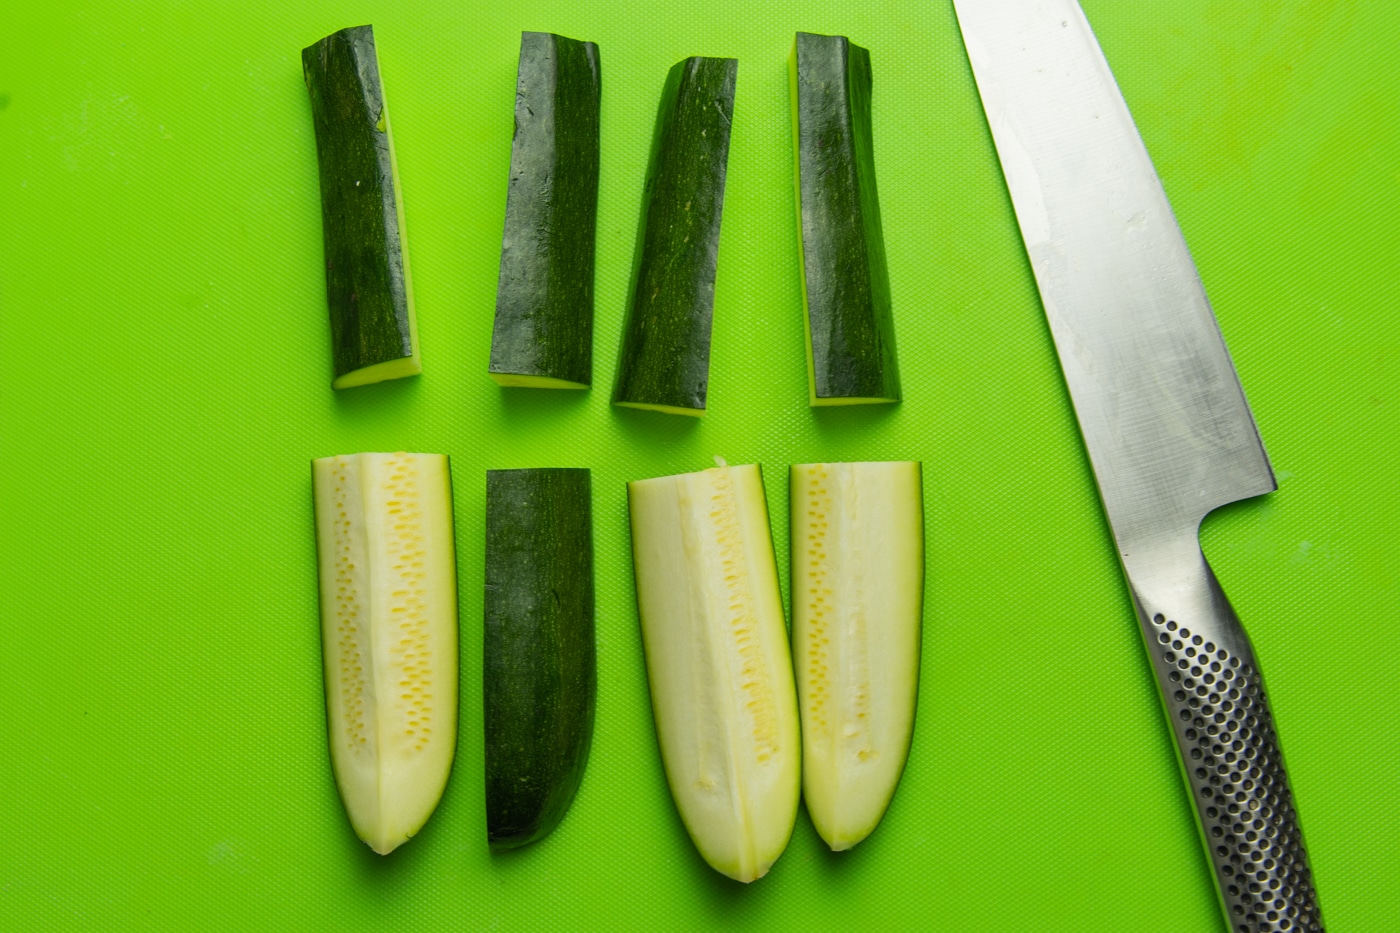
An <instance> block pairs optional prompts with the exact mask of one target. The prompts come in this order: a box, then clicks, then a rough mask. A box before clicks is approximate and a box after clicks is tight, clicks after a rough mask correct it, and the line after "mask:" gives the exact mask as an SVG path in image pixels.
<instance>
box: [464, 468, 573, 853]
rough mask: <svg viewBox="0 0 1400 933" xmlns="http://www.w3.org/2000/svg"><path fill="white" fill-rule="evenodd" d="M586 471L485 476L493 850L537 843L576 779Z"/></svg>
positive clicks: (560, 813)
mask: <svg viewBox="0 0 1400 933" xmlns="http://www.w3.org/2000/svg"><path fill="white" fill-rule="evenodd" d="M590 490H591V484H590V479H589V472H588V470H580V469H529V470H489V471H487V473H486V612H485V637H484V645H483V652H482V654H483V659H484V662H485V664H484V668H485V669H484V676H483V679H482V694H483V699H484V704H485V730H486V833H487V841H488V842H489V844H490V846H491V848H492V849H512V848H516V847H518V846H523V845H526V844H527V843H531V842H534V841H535V840H537V839H540V838H542V837H543V836H545V835H547V834H548V833H549V832H550V831H551V830H552V829H554V827H555V826H556V825H557V824H558V823H559V821H560V820H561V819H563V818H564V814H565V813H566V812H567V811H568V809H569V805H570V804H571V803H572V802H573V799H574V795H575V793H576V792H577V791H578V787H579V783H580V782H581V781H582V780H583V770H584V767H585V765H586V764H587V762H588V749H589V744H590V743H591V741H592V737H593V711H594V705H595V702H596V697H597V692H598V674H597V666H596V665H597V662H596V648H595V645H594V617H593V522H592V515H591V507H590V504H589V497H590Z"/></svg>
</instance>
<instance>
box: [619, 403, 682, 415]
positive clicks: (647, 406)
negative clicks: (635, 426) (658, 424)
mask: <svg viewBox="0 0 1400 933" xmlns="http://www.w3.org/2000/svg"><path fill="white" fill-rule="evenodd" d="M613 404H614V405H616V406H617V407H618V408H636V409H638V410H640V411H659V412H661V413H663V414H667V415H689V416H690V417H692V418H703V417H705V409H703V408H684V407H682V406H680V405H662V404H660V403H657V402H613Z"/></svg>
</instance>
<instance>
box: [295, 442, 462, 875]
mask: <svg viewBox="0 0 1400 933" xmlns="http://www.w3.org/2000/svg"><path fill="white" fill-rule="evenodd" d="M312 480H313V487H314V491H315V499H316V547H317V554H318V562H319V569H320V591H321V640H322V655H323V659H324V662H325V682H326V722H327V727H328V733H329V740H330V754H331V768H332V770H333V771H334V773H335V782H336V786H337V788H338V789H339V791H340V797H341V800H342V801H343V802H344V804H345V811H346V813H347V815H348V816H349V817H350V823H351V825H352V826H353V827H354V829H355V832H356V834H357V835H358V836H359V837H360V838H361V839H362V840H363V841H364V842H365V843H366V844H368V845H369V846H370V848H372V849H374V851H376V852H378V853H380V854H387V853H389V852H391V851H393V850H394V849H395V848H397V847H398V846H399V845H401V844H402V843H404V842H405V841H407V840H408V839H409V837H411V836H413V835H414V834H415V833H417V832H418V830H419V829H420V828H421V827H422V826H423V824H424V823H425V822H427V820H428V817H429V816H430V815H432V812H433V809H434V808H435V807H436V806H437V803H438V800H439V799H440V798H441V797H442V791H443V788H444V787H445V786H446V784H447V777H448V774H449V773H450V772H451V770H452V759H453V755H454V754H455V752H456V748H457V562H456V554H455V548H454V544H453V525H452V481H451V476H450V474H449V470H448V461H447V458H446V457H445V456H441V455H438V454H408V453H395V454H381V453H363V454H351V455H348V456H342V457H326V458H324V459H321V460H314V461H312Z"/></svg>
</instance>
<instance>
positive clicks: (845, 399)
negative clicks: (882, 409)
mask: <svg viewBox="0 0 1400 933" xmlns="http://www.w3.org/2000/svg"><path fill="white" fill-rule="evenodd" d="M808 401H809V402H810V403H811V405H812V406H813V407H814V408H828V407H830V408H834V407H836V406H839V405H887V404H889V403H891V402H897V401H899V399H897V398H860V397H859V396H854V395H833V396H826V397H823V396H820V395H809V396H808Z"/></svg>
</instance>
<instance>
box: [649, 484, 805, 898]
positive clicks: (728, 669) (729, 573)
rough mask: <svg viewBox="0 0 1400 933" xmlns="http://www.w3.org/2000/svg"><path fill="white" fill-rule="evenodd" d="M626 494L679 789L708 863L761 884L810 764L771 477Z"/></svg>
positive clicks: (661, 719)
mask: <svg viewBox="0 0 1400 933" xmlns="http://www.w3.org/2000/svg"><path fill="white" fill-rule="evenodd" d="M627 488H628V502H629V506H630V512H631V522H632V555H633V566H634V569H635V572H636V580H637V607H638V611H639V614H640V616H641V627H642V640H643V644H644V647H645V652H646V663H647V677H648V680H649V682H650V686H651V701H652V711H653V714H654V716H655V721H656V734H657V739H658V741H659V743H660V745H661V757H662V762H663V764H664V765H665V769H666V779H667V783H668V784H669V785H670V788H671V795H672V797H673V799H674V800H675V802H676V808H677V810H679V812H680V815H681V820H682V821H683V822H684V823H685V826H686V829H687V830H688V831H689V833H690V837H691V839H692V840H693V841H694V843H695V847H696V848H697V849H698V850H699V851H700V854H701V855H702V856H703V857H704V859H705V861H706V862H708V863H709V864H710V866H711V867H713V868H714V869H715V870H717V871H719V872H721V873H723V874H725V875H728V876H729V877H731V878H734V879H735V880H738V881H744V882H748V881H753V880H755V879H757V878H761V877H763V875H764V874H766V873H767V872H768V869H769V868H770V867H771V866H772V864H773V863H774V861H776V860H777V858H778V856H779V855H781V854H782V852H783V849H784V848H785V847H786V846H787V843H788V839H789V838H790V836H791V834H792V828H793V824H794V821H795V820H796V816H797V801H798V793H799V785H800V775H799V771H800V761H801V741H800V737H799V729H798V721H797V704H796V696H795V691H794V687H793V679H792V678H793V674H792V664H791V656H790V654H789V652H788V642H787V631H786V629H785V627H784V624H783V606H782V597H781V594H780V593H779V592H778V577H777V567H776V564H775V562H774V558H773V543H772V536H771V534H770V532H769V527H768V508H767V502H766V500H765V499H764V494H763V480H762V476H761V474H760V472H759V469H758V467H757V466H754V465H746V466H733V467H715V468H713V469H709V470H704V471H702V472H699V473H687V474H683V475H680V476H665V477H660V478H657V479H649V480H640V481H637V482H633V483H629V484H628V487H627Z"/></svg>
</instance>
